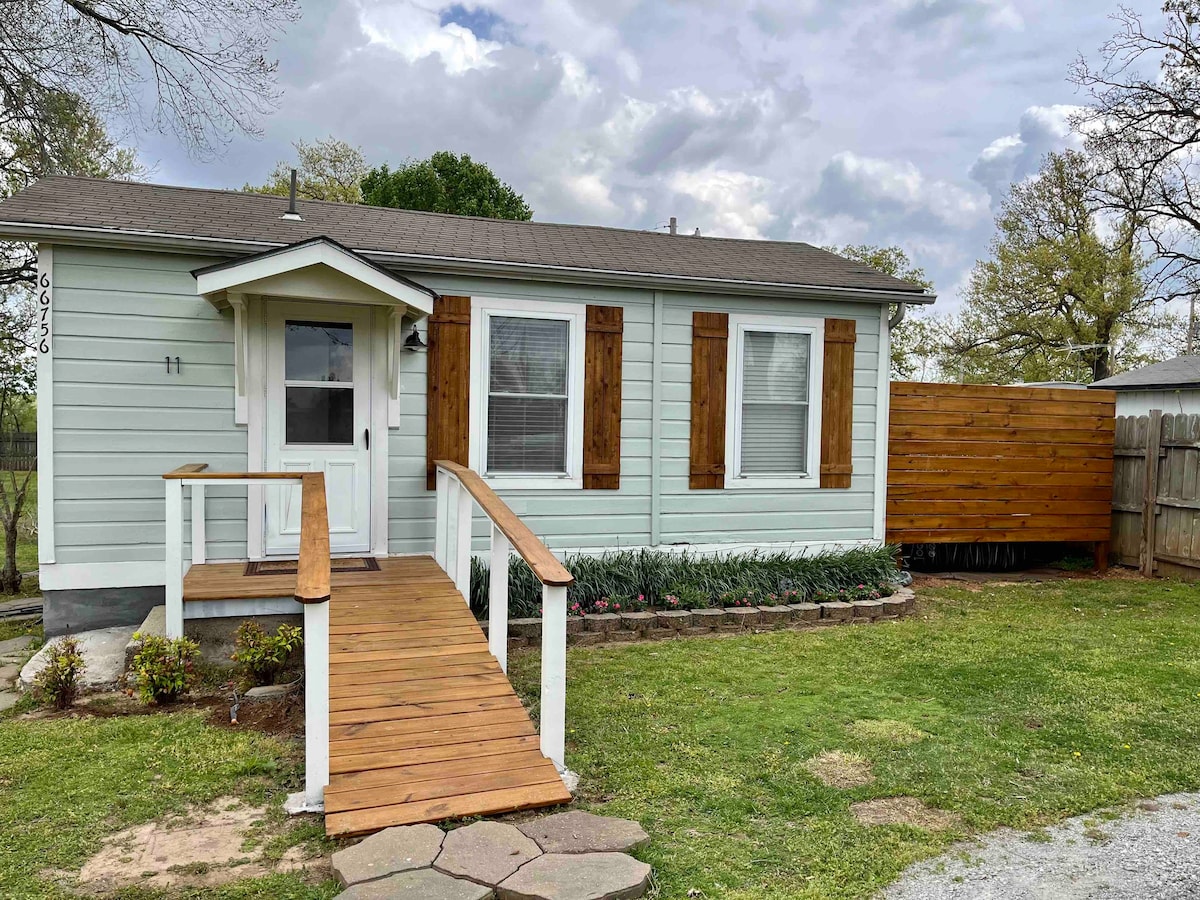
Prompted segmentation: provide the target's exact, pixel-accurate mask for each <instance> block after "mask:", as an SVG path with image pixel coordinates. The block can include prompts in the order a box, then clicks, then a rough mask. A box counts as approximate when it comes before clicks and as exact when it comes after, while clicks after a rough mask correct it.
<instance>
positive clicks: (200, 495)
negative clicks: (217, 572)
mask: <svg viewBox="0 0 1200 900" xmlns="http://www.w3.org/2000/svg"><path fill="white" fill-rule="evenodd" d="M191 490H192V565H193V566H202V565H204V559H205V552H206V548H205V542H206V541H207V538H206V537H205V535H204V485H203V484H193V485H191Z"/></svg>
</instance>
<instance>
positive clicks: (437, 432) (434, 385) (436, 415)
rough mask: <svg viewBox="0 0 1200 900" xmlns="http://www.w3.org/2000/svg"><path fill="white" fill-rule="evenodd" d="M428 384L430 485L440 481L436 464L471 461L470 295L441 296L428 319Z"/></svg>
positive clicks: (426, 448) (427, 441)
mask: <svg viewBox="0 0 1200 900" xmlns="http://www.w3.org/2000/svg"><path fill="white" fill-rule="evenodd" d="M428 359H429V373H428V380H427V382H426V398H427V412H426V419H425V429H426V431H425V464H426V466H425V467H426V474H425V487H426V488H427V489H428V490H431V491H432V490H433V489H434V487H435V484H436V480H435V479H436V471H435V469H434V465H433V464H434V462H435V461H436V460H439V459H448V460H450V462H456V463H458V464H459V465H463V466H465V465H469V463H468V459H467V449H468V446H469V434H470V429H469V421H470V416H469V412H470V404H471V298H470V297H438V298H436V299H435V300H434V301H433V315H432V316H430V317H429V354H428Z"/></svg>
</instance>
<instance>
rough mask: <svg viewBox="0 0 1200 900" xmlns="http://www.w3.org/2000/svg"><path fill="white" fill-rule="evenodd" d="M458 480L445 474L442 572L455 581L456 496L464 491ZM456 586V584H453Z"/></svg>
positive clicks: (456, 539)
mask: <svg viewBox="0 0 1200 900" xmlns="http://www.w3.org/2000/svg"><path fill="white" fill-rule="evenodd" d="M465 490H466V488H464V487H463V486H462V484H461V483H460V482H459V480H458V478H456V477H455V476H453V475H451V474H450V473H449V472H447V473H446V538H445V541H446V559H445V562H443V563H442V571H443V572H445V573H446V574H447V575H449V576H450V580H451V581H454V580H455V573H456V572H458V563H457V562H456V560H457V559H458V528H457V522H458V495H459V494H460V493H462V492H463V491H465ZM455 584H456V585H457V582H455Z"/></svg>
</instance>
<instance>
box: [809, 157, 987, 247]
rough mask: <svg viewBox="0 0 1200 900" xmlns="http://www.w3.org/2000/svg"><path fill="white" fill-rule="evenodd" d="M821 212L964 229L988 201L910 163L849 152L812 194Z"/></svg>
mask: <svg viewBox="0 0 1200 900" xmlns="http://www.w3.org/2000/svg"><path fill="white" fill-rule="evenodd" d="M814 200H815V202H816V205H817V207H818V208H819V209H821V210H825V211H830V212H842V213H846V214H849V215H858V216H859V217H860V218H876V219H879V220H887V221H906V222H910V223H913V224H923V225H925V227H927V228H928V227H930V226H937V225H940V226H943V227H946V228H955V229H963V228H970V227H972V226H974V225H977V224H978V223H979V221H980V220H981V219H982V218H986V216H987V212H988V204H987V199H986V198H985V197H983V196H981V195H979V194H977V193H974V192H971V191H967V190H964V189H963V188H961V187H959V186H958V185H956V184H954V183H952V182H949V181H944V180H941V179H930V178H927V177H926V176H925V175H923V174H922V173H921V171H920V170H919V169H918V168H917V167H916V165H914V164H913V163H911V162H908V161H906V160H891V159H876V158H872V157H868V156H860V155H858V154H857V153H854V152H852V151H849V150H846V151H843V152H841V153H838V154H836V155H835V156H834V157H833V159H831V160H830V161H829V164H828V165H827V166H826V167H825V169H824V170H823V171H822V173H821V182H820V185H819V187H818V189H817V192H816V194H815V195H814Z"/></svg>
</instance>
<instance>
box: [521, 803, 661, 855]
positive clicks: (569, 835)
mask: <svg viewBox="0 0 1200 900" xmlns="http://www.w3.org/2000/svg"><path fill="white" fill-rule="evenodd" d="M517 827H518V828H520V829H521V831H523V832H525V834H526V835H528V836H529V837H531V838H533V839H534V840H535V841H537V843H538V846H539V847H541V848H542V850H544V851H545V852H546V853H593V852H617V853H626V852H628V851H630V850H637V849H638V848H639V847H645V846H646V845H647V844H649V843H650V835H648V834H646V832H645V830H644V829H643V828H642V826H641V825H639V824H638V823H637V822H631V821H629V819H616V818H613V817H612V816H597V815H593V814H592V813H588V812H583V811H582V810H577V809H576V810H571V811H570V812H562V813H555V814H554V815H552V816H545V817H544V818H540V819H533V820H532V821H529V822H523V823H521V824H520V825H518V826H517Z"/></svg>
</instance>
